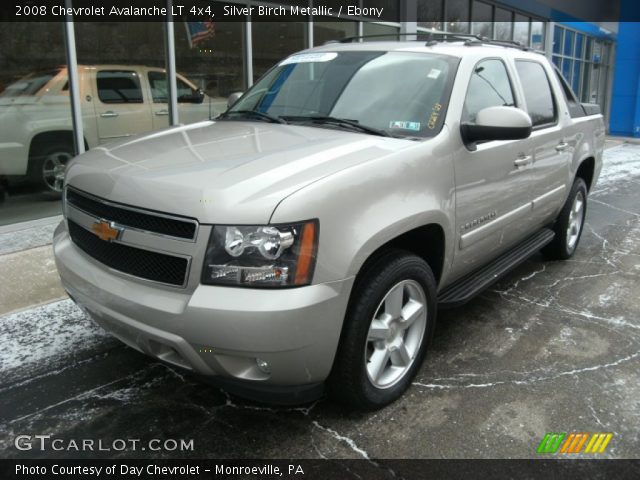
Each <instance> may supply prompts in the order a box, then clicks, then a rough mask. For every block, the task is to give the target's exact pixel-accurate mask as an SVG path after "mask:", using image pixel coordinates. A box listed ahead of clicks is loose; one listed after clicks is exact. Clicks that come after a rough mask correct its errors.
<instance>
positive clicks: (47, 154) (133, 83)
mask: <svg viewBox="0 0 640 480" xmlns="http://www.w3.org/2000/svg"><path fill="white" fill-rule="evenodd" d="M78 73H79V81H80V85H79V86H80V101H81V106H82V117H83V125H84V137H85V146H86V148H94V147H95V146H97V145H100V144H103V143H105V142H109V141H113V139H119V138H122V137H129V136H131V135H134V134H137V133H143V132H149V131H151V130H157V129H159V128H163V127H167V126H168V125H169V121H168V115H169V110H168V106H167V98H168V97H167V77H166V73H165V71H164V70H163V69H160V68H152V67H144V66H140V65H91V66H89V65H81V66H80V67H79V69H78ZM177 83H178V104H179V118H180V121H182V122H184V123H189V122H195V121H199V120H207V119H209V118H212V116H215V115H217V114H219V113H220V111H221V110H218V111H217V112H216V111H215V107H214V106H213V105H212V102H211V99H210V98H209V97H207V96H206V95H205V94H204V93H203V92H202V91H201V90H199V89H198V87H196V85H194V84H193V83H191V82H190V81H189V80H187V79H186V78H184V77H183V76H180V75H178V77H177ZM0 122H2V125H3V128H2V132H1V133H0V176H3V175H5V176H8V175H20V176H24V175H28V176H29V177H30V179H31V180H32V181H34V182H36V183H38V184H40V185H41V186H42V187H43V188H44V189H47V190H50V191H53V192H61V190H62V183H63V179H64V170H65V165H66V163H67V162H68V161H69V159H70V158H72V157H73V156H74V146H73V133H72V129H73V127H72V124H71V110H70V102H69V82H68V75H67V69H66V68H65V67H59V68H55V69H53V70H48V71H42V72H35V73H32V74H29V75H27V76H25V77H24V78H22V79H21V80H18V81H17V82H14V83H12V84H11V85H9V86H8V87H7V88H6V89H5V90H4V91H3V92H2V93H0Z"/></svg>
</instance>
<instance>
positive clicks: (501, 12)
mask: <svg viewBox="0 0 640 480" xmlns="http://www.w3.org/2000/svg"><path fill="white" fill-rule="evenodd" d="M494 28H495V32H496V33H495V38H496V39H498V40H511V36H512V30H513V13H512V12H510V11H509V10H505V9H504V8H497V7H496V12H495V26H494Z"/></svg>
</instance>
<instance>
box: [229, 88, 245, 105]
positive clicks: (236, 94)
mask: <svg viewBox="0 0 640 480" xmlns="http://www.w3.org/2000/svg"><path fill="white" fill-rule="evenodd" d="M243 94H244V92H233V93H232V94H231V95H229V98H227V108H231V107H232V106H233V104H234V103H236V102H237V101H238V100H239V99H240V97H241V96H242V95H243Z"/></svg>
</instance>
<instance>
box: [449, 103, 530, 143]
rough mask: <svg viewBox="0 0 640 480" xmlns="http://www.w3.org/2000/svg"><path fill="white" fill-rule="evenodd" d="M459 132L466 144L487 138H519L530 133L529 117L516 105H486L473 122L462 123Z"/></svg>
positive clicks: (486, 139) (526, 136)
mask: <svg viewBox="0 0 640 480" xmlns="http://www.w3.org/2000/svg"><path fill="white" fill-rule="evenodd" d="M460 133H461V134H462V138H463V139H464V141H465V143H466V144H467V145H474V144H475V142H481V141H488V140H520V139H523V138H528V137H529V135H531V117H529V114H528V113H527V112H525V111H523V110H520V109H519V108H516V107H487V108H483V109H482V110H480V111H479V112H478V114H477V115H476V121H475V123H466V122H464V123H462V124H461V125H460Z"/></svg>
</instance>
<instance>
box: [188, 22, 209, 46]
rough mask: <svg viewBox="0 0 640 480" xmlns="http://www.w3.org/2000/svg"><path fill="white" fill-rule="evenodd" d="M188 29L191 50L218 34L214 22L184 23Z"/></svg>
mask: <svg viewBox="0 0 640 480" xmlns="http://www.w3.org/2000/svg"><path fill="white" fill-rule="evenodd" d="M184 23H185V26H186V27H187V38H188V39H189V48H193V47H195V46H196V45H198V44H199V43H202V42H204V41H205V40H206V39H207V38H211V37H214V36H215V34H216V26H215V22H214V21H213V20H207V21H206V22H184Z"/></svg>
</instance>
